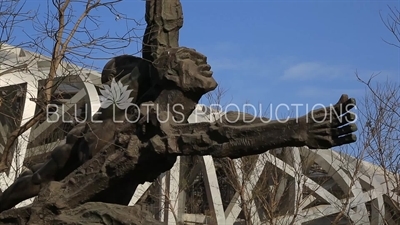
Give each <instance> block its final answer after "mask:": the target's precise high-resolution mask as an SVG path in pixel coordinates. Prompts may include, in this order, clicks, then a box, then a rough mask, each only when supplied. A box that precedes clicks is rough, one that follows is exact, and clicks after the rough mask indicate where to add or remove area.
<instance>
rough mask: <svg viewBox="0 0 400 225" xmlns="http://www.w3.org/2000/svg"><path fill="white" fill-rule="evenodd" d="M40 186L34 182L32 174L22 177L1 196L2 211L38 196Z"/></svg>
mask: <svg viewBox="0 0 400 225" xmlns="http://www.w3.org/2000/svg"><path fill="white" fill-rule="evenodd" d="M40 186H41V185H40V184H34V183H33V182H32V175H25V176H22V177H20V178H19V179H17V180H16V181H15V182H14V183H13V184H12V185H11V186H10V187H9V188H7V190H5V191H4V192H3V194H2V195H1V196H0V212H2V211H4V210H7V209H11V208H12V207H14V206H15V205H17V204H18V203H20V202H22V201H23V200H26V199H29V198H32V197H34V196H36V195H37V194H38V193H39V191H40Z"/></svg>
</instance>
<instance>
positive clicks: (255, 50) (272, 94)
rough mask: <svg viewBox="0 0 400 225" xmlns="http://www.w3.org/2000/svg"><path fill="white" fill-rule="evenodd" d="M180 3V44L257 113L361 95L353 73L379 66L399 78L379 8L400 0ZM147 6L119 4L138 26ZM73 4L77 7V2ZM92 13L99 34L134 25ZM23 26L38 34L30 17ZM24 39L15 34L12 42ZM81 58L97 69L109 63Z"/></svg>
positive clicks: (399, 55)
mask: <svg viewBox="0 0 400 225" xmlns="http://www.w3.org/2000/svg"><path fill="white" fill-rule="evenodd" d="M181 2H182V7H183V12H184V26H183V28H182V29H181V31H180V45H181V46H187V47H191V48H195V49H196V50H197V51H199V52H201V53H203V54H205V55H206V56H207V57H208V62H209V64H210V65H211V66H212V70H213V71H214V77H215V79H216V80H217V81H218V83H219V85H220V86H221V87H222V88H223V89H227V90H228V91H227V93H226V95H225V98H224V101H223V103H225V104H227V103H236V104H243V103H245V102H250V103H252V104H254V105H256V107H257V109H256V110H257V113H258V114H259V113H260V112H264V111H265V110H267V109H268V110H270V109H273V110H275V109H276V107H277V105H278V104H281V103H282V104H309V105H310V107H312V106H313V105H315V104H323V105H328V104H331V103H335V102H336V101H337V100H338V99H339V97H340V95H341V94H342V93H347V94H349V95H350V96H351V97H355V98H358V99H360V98H361V97H363V96H364V93H365V86H364V85H363V84H361V83H360V82H359V81H357V79H356V76H355V71H358V73H359V75H360V76H361V77H362V78H365V79H367V78H369V76H370V75H371V74H373V73H379V72H380V73H381V74H380V76H379V77H377V78H376V79H375V80H377V81H379V80H385V79H389V80H390V81H393V82H398V81H399V80H400V50H399V49H398V48H395V47H393V46H390V45H388V44H387V43H385V42H384V41H383V39H385V40H387V41H395V38H394V36H393V35H392V34H391V33H390V32H389V30H387V29H386V27H385V26H384V24H383V22H382V21H381V18H380V13H381V15H382V16H383V17H384V18H386V17H387V15H388V13H389V9H388V6H391V7H398V8H399V9H400V1H399V0H397V1H322V0H320V1H301V0H299V1H267V0H264V1H261V0H259V1H243V0H242V1H238V0H236V1H222V0H213V1H200V0H196V1H194V0H182V1H181ZM46 5H47V2H46V1H37V0H36V1H28V2H27V5H26V6H27V7H28V8H39V9H40V12H41V16H44V15H45V11H46ZM144 7H145V2H144V1H142V0H125V1H122V3H119V4H118V5H117V9H118V10H120V11H121V15H123V14H126V15H128V16H129V17H131V18H134V19H136V20H137V21H139V22H141V23H142V24H144ZM74 10H75V12H79V11H81V10H82V9H81V8H79V7H76V6H75V8H74ZM96 13H97V15H101V17H100V18H99V19H100V21H101V26H100V28H99V30H98V31H96V32H98V33H102V34H103V33H105V32H110V33H111V34H112V33H114V32H118V33H123V32H124V31H126V30H127V27H136V24H134V23H133V22H132V23H130V24H127V23H126V21H124V20H116V19H115V16H113V15H112V14H110V13H108V12H107V11H106V10H100V11H97V12H96ZM144 28H145V27H144V26H139V27H137V29H138V30H137V31H136V33H137V34H136V35H139V36H140V35H142V34H143V31H144ZM21 29H23V30H24V31H25V33H28V34H29V33H32V34H34V33H36V32H35V31H34V30H33V28H32V25H29V22H28V23H27V24H25V26H22V28H21ZM20 31H21V30H20V28H18V29H17V30H16V32H20ZM24 39H26V37H24V35H20V37H19V38H18V39H17V40H16V42H18V40H24ZM139 42H140V40H139ZM48 44H50V42H48ZM50 46H51V45H49V47H50ZM140 48H141V45H140V43H132V44H131V45H130V46H129V47H127V48H125V49H123V50H122V51H118V52H115V53H114V54H115V55H117V54H122V53H126V54H134V53H136V52H138V51H139V50H140ZM98 55H99V56H101V57H112V55H110V54H108V55H107V54H98ZM86 61H87V62H88V63H93V64H95V65H96V66H98V67H99V68H102V67H103V65H104V64H105V63H106V60H97V61H93V60H86ZM202 102H204V103H206V101H202ZM229 109H232V110H234V108H229ZM294 109H295V108H290V109H285V108H281V110H279V111H278V115H277V116H285V117H286V116H287V115H288V114H290V113H291V112H292V113H293V110H294ZM299 109H300V112H299V114H305V113H307V112H308V111H309V109H310V108H305V106H303V107H300V108H299ZM249 112H250V113H252V112H251V110H250V111H249ZM272 114H273V115H270V113H267V116H269V117H272V118H274V117H275V111H273V113H272ZM291 115H292V114H291Z"/></svg>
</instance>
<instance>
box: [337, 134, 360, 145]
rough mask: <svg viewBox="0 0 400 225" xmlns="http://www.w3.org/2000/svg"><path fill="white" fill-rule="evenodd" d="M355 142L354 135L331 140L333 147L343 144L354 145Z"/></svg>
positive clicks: (355, 137)
mask: <svg viewBox="0 0 400 225" xmlns="http://www.w3.org/2000/svg"><path fill="white" fill-rule="evenodd" d="M356 141H357V136H356V135H355V134H349V135H345V136H341V137H338V138H335V139H333V141H332V144H333V146H341V145H344V144H350V143H354V142H356ZM333 146H332V147H333Z"/></svg>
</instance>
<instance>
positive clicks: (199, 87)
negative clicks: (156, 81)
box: [153, 47, 217, 95]
mask: <svg viewBox="0 0 400 225" xmlns="http://www.w3.org/2000/svg"><path fill="white" fill-rule="evenodd" d="M153 65H154V67H155V68H156V69H157V70H158V74H159V78H160V79H161V81H162V82H168V83H170V84H171V85H174V86H175V87H178V88H179V89H181V90H182V91H183V92H192V93H198V94H199V95H203V94H205V93H207V92H209V91H212V90H214V89H215V88H216V87H217V82H216V81H215V80H214V78H213V77H212V74H213V73H212V71H211V66H210V65H208V64H207V57H206V56H204V55H203V54H201V53H199V52H197V51H196V50H194V49H190V48H186V47H177V48H169V49H166V50H165V51H164V52H163V53H162V54H161V55H160V57H159V58H157V59H156V60H155V61H154V63H153Z"/></svg>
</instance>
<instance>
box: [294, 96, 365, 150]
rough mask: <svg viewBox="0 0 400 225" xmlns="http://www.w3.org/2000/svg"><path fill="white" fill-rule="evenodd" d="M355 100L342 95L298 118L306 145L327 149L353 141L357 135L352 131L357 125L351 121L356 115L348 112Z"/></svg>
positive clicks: (355, 129)
mask: <svg viewBox="0 0 400 225" xmlns="http://www.w3.org/2000/svg"><path fill="white" fill-rule="evenodd" d="M355 104H356V101H355V99H354V98H349V97H348V96H347V95H342V96H341V97H340V99H339V101H338V102H337V103H336V104H335V105H333V106H329V107H325V108H322V109H317V110H314V111H311V112H310V113H308V114H307V115H305V116H303V117H301V118H300V120H299V122H300V123H302V124H301V127H303V126H305V127H303V128H305V129H303V130H304V132H302V135H303V138H304V140H305V144H306V146H308V147H309V148H313V149H318V148H322V149H327V148H331V147H334V146H340V145H344V144H349V143H353V142H355V141H356V140H357V137H356V135H355V134H353V132H355V131H357V126H356V124H355V123H352V122H354V121H355V120H356V115H355V114H354V113H352V112H349V111H350V110H351V109H352V108H354V106H355Z"/></svg>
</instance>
